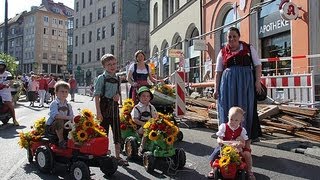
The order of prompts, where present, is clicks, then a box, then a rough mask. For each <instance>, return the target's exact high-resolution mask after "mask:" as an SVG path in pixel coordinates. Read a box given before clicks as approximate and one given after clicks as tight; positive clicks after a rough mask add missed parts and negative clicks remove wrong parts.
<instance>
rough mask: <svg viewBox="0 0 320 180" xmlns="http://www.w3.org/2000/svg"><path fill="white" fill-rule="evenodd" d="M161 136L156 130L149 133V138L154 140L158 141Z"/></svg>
mask: <svg viewBox="0 0 320 180" xmlns="http://www.w3.org/2000/svg"><path fill="white" fill-rule="evenodd" d="M158 138H159V136H158V133H157V132H156V131H151V132H150V133H149V139H150V140H152V141H156V140H157V139H158Z"/></svg>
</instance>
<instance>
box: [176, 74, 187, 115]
mask: <svg viewBox="0 0 320 180" xmlns="http://www.w3.org/2000/svg"><path fill="white" fill-rule="evenodd" d="M184 74H185V73H184V72H183V71H176V78H175V80H176V116H183V115H185V113H186V92H185V81H184Z"/></svg>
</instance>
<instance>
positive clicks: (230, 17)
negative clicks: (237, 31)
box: [220, 9, 239, 47]
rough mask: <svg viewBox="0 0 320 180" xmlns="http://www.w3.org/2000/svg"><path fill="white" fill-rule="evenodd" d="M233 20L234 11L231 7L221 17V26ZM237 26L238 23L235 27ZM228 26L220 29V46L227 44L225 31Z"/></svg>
mask: <svg viewBox="0 0 320 180" xmlns="http://www.w3.org/2000/svg"><path fill="white" fill-rule="evenodd" d="M233 21H234V13H233V9H230V10H229V11H227V13H226V15H225V16H224V18H223V21H222V26H224V25H226V24H230V23H231V22H233ZM238 26H239V24H237V27H238ZM229 27H230V26H228V27H225V28H223V29H222V30H221V31H222V32H221V37H220V42H221V47H223V46H225V45H226V44H227V31H228V29H229Z"/></svg>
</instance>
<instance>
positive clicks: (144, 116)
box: [131, 86, 158, 156]
mask: <svg viewBox="0 0 320 180" xmlns="http://www.w3.org/2000/svg"><path fill="white" fill-rule="evenodd" d="M138 98H139V103H138V104H137V105H135V106H134V108H133V109H132V111H131V117H132V119H133V121H134V122H135V123H136V124H137V125H138V126H137V130H138V134H139V135H140V136H142V139H141V144H140V147H139V149H138V155H139V156H141V155H142V154H143V150H144V145H145V143H146V140H147V139H146V138H147V137H145V136H143V132H144V131H143V126H144V124H145V123H146V122H147V121H148V120H149V119H151V118H154V119H156V118H158V112H157V110H156V108H155V107H154V106H153V105H152V104H151V103H150V101H151V100H152V99H153V94H152V92H151V91H150V89H149V88H148V87H146V86H142V87H140V88H139V90H138Z"/></svg>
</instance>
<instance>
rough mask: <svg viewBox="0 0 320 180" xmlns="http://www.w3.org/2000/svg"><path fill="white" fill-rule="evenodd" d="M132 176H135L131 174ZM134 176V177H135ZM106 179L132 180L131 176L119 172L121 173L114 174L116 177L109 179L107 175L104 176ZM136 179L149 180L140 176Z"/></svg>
mask: <svg viewBox="0 0 320 180" xmlns="http://www.w3.org/2000/svg"><path fill="white" fill-rule="evenodd" d="M134 172H135V173H138V172H137V171H134ZM131 175H133V174H131ZM133 176H134V175H133ZM103 177H104V178H105V179H115V180H117V179H121V180H122V179H132V177H130V176H128V175H126V174H123V173H122V172H119V171H117V172H116V173H114V175H112V176H111V177H108V176H106V175H104V176H103ZM134 177H136V176H134ZM136 179H142V180H143V179H148V178H145V177H144V176H138V178H136Z"/></svg>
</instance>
